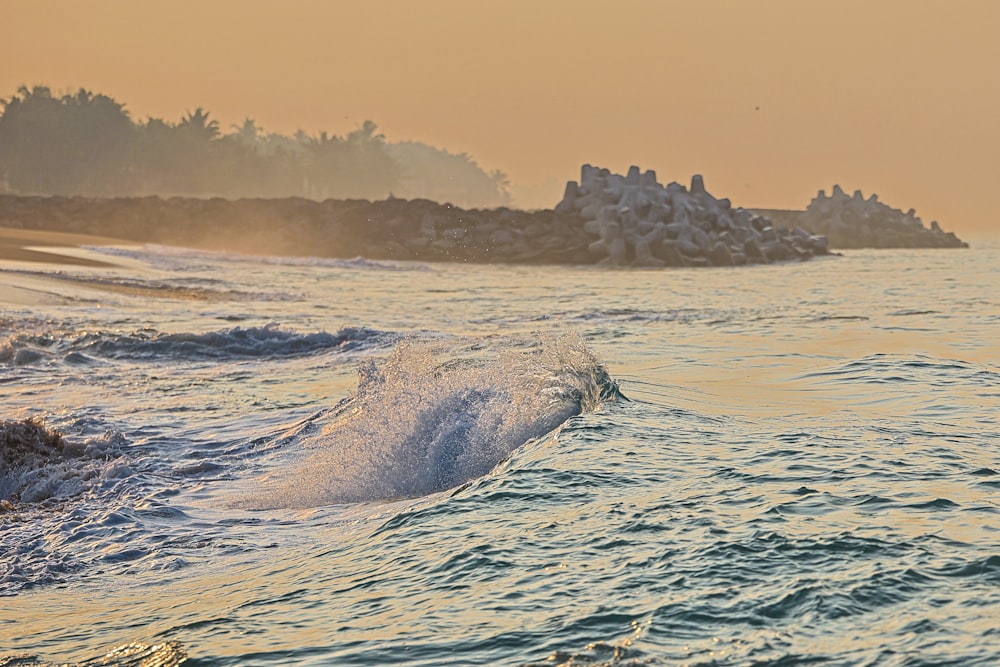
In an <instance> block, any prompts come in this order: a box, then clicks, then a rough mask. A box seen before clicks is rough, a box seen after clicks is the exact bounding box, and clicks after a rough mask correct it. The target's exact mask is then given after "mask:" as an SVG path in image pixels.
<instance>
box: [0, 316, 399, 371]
mask: <svg viewBox="0 0 1000 667" xmlns="http://www.w3.org/2000/svg"><path fill="white" fill-rule="evenodd" d="M396 339H397V337H396V335H395V334H390V333H386V332H383V331H377V330H375V329H369V328H367V327H345V328H343V329H341V330H340V331H338V332H336V333H329V332H326V331H318V332H314V333H307V334H302V333H297V332H294V331H288V330H286V329H281V328H279V327H277V326H274V325H268V326H263V327H247V328H241V327H234V328H230V329H222V330H219V331H209V332H207V333H175V334H166V333H160V332H157V331H154V330H142V331H137V332H134V333H127V334H123V333H114V332H104V331H102V332H96V333H84V334H72V335H68V336H61V335H53V334H15V335H13V336H10V337H8V338H7V339H6V340H4V341H2V342H0V363H5V364H12V365H15V366H23V365H28V364H33V363H36V362H38V361H42V360H48V359H52V358H59V357H62V358H64V359H65V360H67V361H71V362H72V361H75V360H79V355H84V356H85V357H101V358H108V359H137V360H141V359H158V358H169V359H182V360H183V359H191V360H205V359H210V360H223V359H233V358H236V359H241V358H243V359H245V358H280V357H292V356H300V355H308V354H314V353H317V352H326V351H331V350H336V351H340V352H346V351H352V350H357V349H363V348H367V347H372V346H376V345H379V344H384V343H391V342H395V340H396Z"/></svg>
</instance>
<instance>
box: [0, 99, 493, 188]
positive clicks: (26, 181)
mask: <svg viewBox="0 0 1000 667" xmlns="http://www.w3.org/2000/svg"><path fill="white" fill-rule="evenodd" d="M0 106H2V109H3V112H2V114H0V192H8V193H16V194H43V195H84V196H91V197H117V196H141V195H164V196H172V195H179V196H194V197H227V198H238V197H291V196H300V197H307V198H310V199H327V198H336V199H346V198H363V199H384V198H386V197H388V196H389V195H390V194H392V195H394V196H396V197H401V198H427V199H433V200H436V201H441V202H446V201H447V202H451V203H454V204H456V205H459V206H463V207H493V206H500V205H504V204H508V203H509V202H510V183H509V181H508V179H507V176H506V175H505V174H504V173H503V172H501V171H499V170H494V171H492V172H490V173H487V172H485V171H484V170H483V169H482V168H481V167H480V166H479V165H478V164H476V162H475V160H473V159H472V158H471V157H470V156H469V155H467V154H465V153H459V154H454V153H449V152H448V151H445V150H442V149H438V148H434V147H433V146H429V145H427V144H422V143H418V142H410V141H407V142H402V143H390V142H387V141H386V139H385V137H384V135H382V134H381V133H380V132H379V131H378V126H377V125H376V124H375V123H373V122H372V121H370V120H366V121H365V122H364V123H363V124H362V125H361V127H359V128H357V129H356V130H354V131H353V132H349V133H348V134H347V135H346V136H338V135H331V134H328V133H326V132H320V133H319V134H316V135H310V134H306V133H305V132H303V131H301V130H300V131H299V132H297V133H296V134H295V135H294V136H291V137H289V136H285V135H280V134H269V133H266V132H264V131H263V129H262V128H260V127H258V126H257V124H256V123H255V122H254V120H252V119H250V118H247V119H246V120H244V121H243V123H242V124H241V125H238V126H233V127H231V128H230V130H229V132H224V131H223V130H222V128H220V127H219V123H218V122H217V121H216V120H214V119H212V118H211V117H210V114H209V113H208V112H206V111H204V110H203V109H202V108H200V107H199V108H196V109H195V110H194V111H189V112H188V113H187V114H186V115H185V116H184V117H183V118H181V119H180V120H178V121H177V122H170V121H167V120H163V119H160V118H147V119H146V120H145V121H136V120H133V118H132V117H131V115H130V114H129V112H128V111H127V110H126V109H125V105H124V104H123V103H120V102H118V101H116V100H115V99H113V98H111V97H109V96H107V95H103V94H94V93H92V92H90V91H88V90H84V89H82V88H81V89H80V90H79V91H77V92H76V93H73V94H66V95H62V96H56V95H53V94H52V91H51V90H50V89H49V88H47V87H44V86H35V87H32V88H30V89H29V88H27V87H25V86H22V87H21V88H19V89H18V91H17V93H16V94H15V95H13V96H11V97H9V98H6V99H2V100H0Z"/></svg>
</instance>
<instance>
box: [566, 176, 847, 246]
mask: <svg viewBox="0 0 1000 667" xmlns="http://www.w3.org/2000/svg"><path fill="white" fill-rule="evenodd" d="M555 213H556V214H557V215H568V216H576V217H578V218H582V220H583V229H584V231H585V232H586V234H587V235H588V236H589V237H590V238H591V239H592V240H591V241H590V243H588V245H587V250H588V252H589V253H590V259H591V260H592V261H598V262H601V263H607V264H613V265H625V264H632V265H639V266H734V265H741V264H752V263H767V262H773V261H781V260H791V259H800V260H801V259H809V258H810V257H812V256H814V255H824V254H826V253H827V241H826V238H824V237H823V236H816V235H813V234H811V233H809V232H807V231H805V229H802V228H801V227H796V228H792V229H789V228H787V227H780V226H775V225H773V224H772V223H771V221H770V220H768V219H767V218H764V217H762V216H760V215H756V214H754V213H752V212H751V211H749V210H747V209H744V208H733V206H732V204H731V203H730V201H729V200H728V199H717V198H715V197H713V196H712V195H711V194H709V193H708V190H706V188H705V181H704V179H703V178H702V177H701V176H700V175H697V174H696V175H695V176H694V177H692V179H691V187H690V188H686V187H684V186H683V185H681V184H679V183H670V184H668V185H665V186H664V185H661V184H660V183H659V182H658V181H657V180H656V172H654V171H646V172H641V171H640V170H639V167H636V166H633V167H631V168H630V169H629V172H628V174H627V175H625V176H622V175H620V174H613V173H611V172H610V171H608V170H607V169H600V168H597V167H593V166H591V165H589V164H588V165H584V166H583V167H582V169H581V174H580V181H579V183H578V182H576V181H570V182H569V183H567V184H566V192H565V195H564V196H563V199H562V201H561V202H559V204H557V205H556V207H555Z"/></svg>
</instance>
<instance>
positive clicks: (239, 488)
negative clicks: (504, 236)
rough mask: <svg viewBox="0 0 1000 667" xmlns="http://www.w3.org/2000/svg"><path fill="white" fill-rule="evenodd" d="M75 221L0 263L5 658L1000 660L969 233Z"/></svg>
mask: <svg viewBox="0 0 1000 667" xmlns="http://www.w3.org/2000/svg"><path fill="white" fill-rule="evenodd" d="M77 254H78V255H79V256H81V257H86V258H90V259H97V260H103V261H105V262H109V263H110V264H111V266H105V267H102V266H92V267H88V266H62V265H55V264H39V263H26V262H13V261H6V262H0V302H3V303H2V304H0V305H2V308H3V310H2V314H0V408H2V410H0V421H2V429H3V430H2V432H0V433H2V436H0V437H2V438H4V440H3V441H2V442H0V444H3V446H4V449H3V455H4V458H3V459H2V462H3V468H2V469H0V473H2V474H0V665H15V664H16V665H28V664H38V662H42V663H69V664H86V665H91V664H157V665H167V664H178V662H180V661H182V660H183V656H184V655H186V656H187V661H186V662H184V664H187V665H199V666H201V665H205V666H208V665H213V666H214V665H413V666H416V665H511V666H517V665H566V666H569V665H609V666H610V665H670V666H681V665H690V666H695V665H698V666H704V667H707V666H722V665H726V666H729V665H741V666H742V665H748V666H749V665H753V666H756V667H763V666H765V665H772V666H775V667H777V666H781V667H791V666H793V665H824V666H826V665H830V666H834V665H836V666H844V667H847V666H852V667H853V666H861V665H871V666H874V665H878V666H885V667H896V666H899V667H903V666H905V667H917V666H928V667H929V666H931V665H963V666H971V665H982V666H987V665H997V664H1000V245H996V244H993V245H990V244H979V245H975V244H974V246H973V247H972V248H970V249H968V250H855V251H849V252H848V251H845V253H844V255H843V256H830V257H822V258H818V259H814V260H812V261H808V262H802V263H798V262H792V263H783V264H773V265H766V266H764V265H761V266H750V267H739V268H717V269H667V270H616V269H610V268H601V267H581V268H568V267H542V266H488V265H468V264H459V263H455V264H429V263H427V264H424V263H394V262H381V261H379V262H375V261H369V260H365V259H356V260H346V261H345V260H319V259H309V258H277V257H245V256H238V255H230V254H224V253H211V252H201V251H193V250H185V249H180V248H171V247H165V246H152V245H150V246H135V247H85V248H83V249H80V250H78V251H77ZM4 294H6V299H4V297H3V295H4ZM56 432H58V433H61V434H62V437H61V438H59V437H58V436H57V433H56ZM140 645H141V646H140ZM116 647H117V648H116ZM109 651H114V652H113V653H111V654H110V655H109V657H102V656H105V654H108V652H109ZM141 651H145V653H144V654H143V655H148V656H152V657H149V658H148V659H147V662H141V663H140V662H137V660H138V659H132V661H131V662H129V661H128V660H129V659H128V658H125V657H122V656H125V655H126V654H131V653H130V652H141ZM27 654H30V655H31V656H36V657H35V658H28V657H26V656H27ZM3 656H7V657H6V658H4V657H3ZM13 656H20V657H16V658H15V657H13ZM35 660H37V661H38V662H33V661H35ZM102 660H103V662H101V661H102ZM156 660H159V662H156Z"/></svg>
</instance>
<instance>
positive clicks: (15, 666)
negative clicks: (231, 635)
mask: <svg viewBox="0 0 1000 667" xmlns="http://www.w3.org/2000/svg"><path fill="white" fill-rule="evenodd" d="M186 661H187V653H186V652H185V651H184V649H183V647H182V646H181V645H180V644H179V643H178V642H164V643H161V644H153V645H146V644H139V643H132V644H124V645H122V646H116V647H115V648H113V649H111V650H110V651H108V652H106V653H102V654H101V655H99V656H97V657H94V658H88V659H87V660H84V661H83V662H72V663H59V665H58V666H57V665H56V664H55V663H50V662H44V661H42V660H39V659H38V657H37V656H34V655H31V654H29V653H18V654H15V655H0V667H174V666H175V665H182V664H184V662H186Z"/></svg>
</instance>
